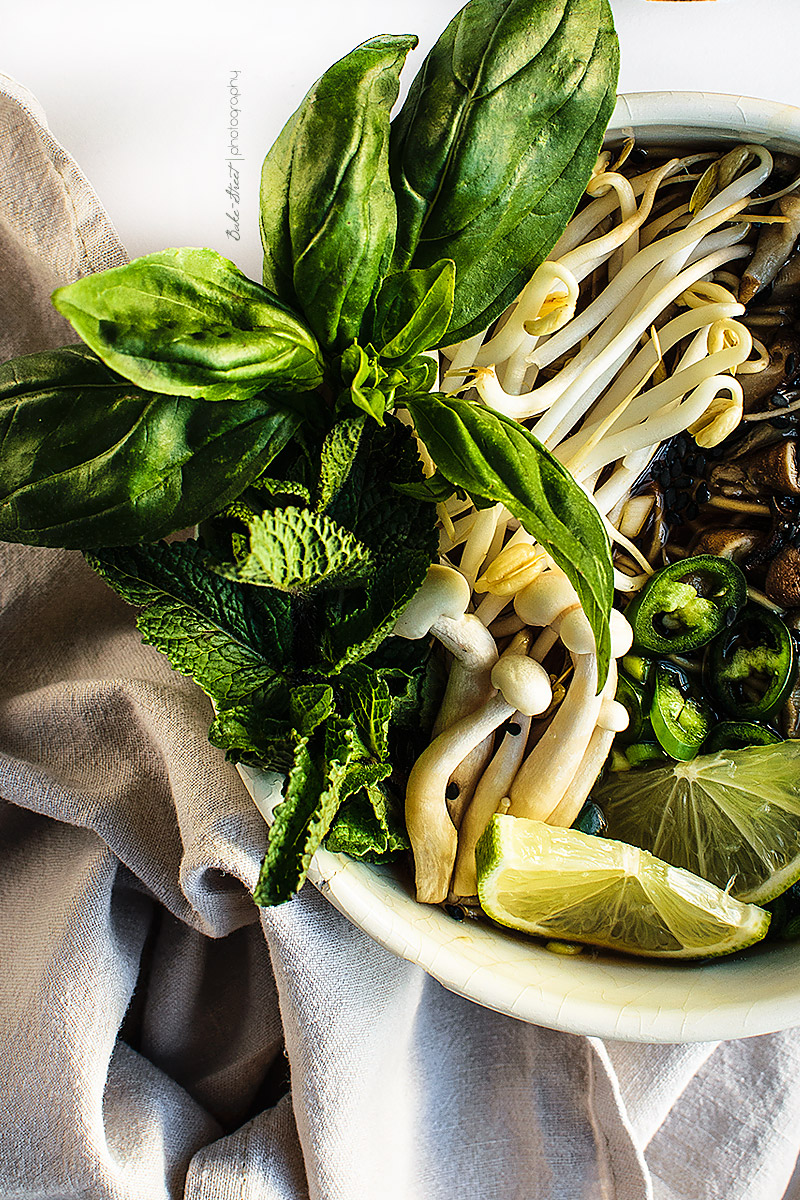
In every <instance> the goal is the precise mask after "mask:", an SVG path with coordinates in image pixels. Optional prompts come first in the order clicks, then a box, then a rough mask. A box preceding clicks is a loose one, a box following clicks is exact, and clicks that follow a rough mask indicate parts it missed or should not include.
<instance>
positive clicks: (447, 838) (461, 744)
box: [406, 694, 514, 904]
mask: <svg viewBox="0 0 800 1200" xmlns="http://www.w3.org/2000/svg"><path fill="white" fill-rule="evenodd" d="M513 711H514V709H513V708H512V707H511V705H509V704H508V703H507V702H506V701H505V700H504V699H503V697H502V696H499V695H497V694H495V695H494V696H492V697H491V698H490V699H489V700H487V701H486V702H485V703H484V704H483V705H482V706H481V707H480V708H479V709H478V710H477V712H473V713H470V714H469V715H468V716H466V717H462V719H461V720H460V721H456V723H455V724H454V725H451V726H450V728H449V729H445V731H444V732H443V733H440V734H439V736H438V737H436V738H434V740H433V741H432V742H431V744H430V745H429V746H428V747H427V748H426V749H425V750H423V752H422V754H421V755H420V756H419V758H418V759H417V761H416V762H415V763H414V766H413V767H412V769H411V774H410V775H409V777H408V784H407V786H406V828H407V830H408V836H409V839H410V841H411V848H412V850H413V853H414V871H415V878H416V887H417V899H418V900H419V901H420V902H421V903H423V904H438V903H439V902H440V901H442V900H444V899H445V898H446V896H447V891H448V888H449V886H450V877H451V875H452V873H453V864H454V863H455V858H456V848H457V835H456V827H455V825H454V824H453V822H452V820H451V819H450V815H449V813H448V811H447V800H446V798H445V791H446V789H447V782H448V780H449V778H450V776H451V775H452V773H453V771H454V770H455V769H456V767H457V766H458V765H459V763H460V762H462V761H463V759H464V758H465V757H466V755H467V754H469V753H470V751H471V750H474V748H475V747H476V746H478V745H480V743H481V742H482V741H483V739H484V738H485V737H487V736H488V735H489V734H491V733H493V732H494V730H495V729H496V728H497V726H498V725H501V724H502V723H503V721H505V720H506V718H507V717H509V716H511V714H512V712H513Z"/></svg>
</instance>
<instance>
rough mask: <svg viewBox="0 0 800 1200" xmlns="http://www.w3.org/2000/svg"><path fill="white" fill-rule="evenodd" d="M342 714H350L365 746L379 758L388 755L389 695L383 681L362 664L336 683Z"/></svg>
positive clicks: (390, 699)
mask: <svg viewBox="0 0 800 1200" xmlns="http://www.w3.org/2000/svg"><path fill="white" fill-rule="evenodd" d="M337 687H338V689H339V691H340V693H341V694H342V697H343V700H344V703H345V710H346V711H347V712H350V713H352V715H353V719H354V721H355V722H356V725H357V726H358V729H359V732H360V733H361V736H362V738H363V739H364V742H365V743H366V745H367V746H368V747H369V749H370V750H371V751H372V753H373V754H375V755H376V756H377V757H378V758H384V757H385V756H386V754H388V751H389V722H390V721H391V717H392V695H391V692H390V691H389V684H388V682H387V681H386V679H384V678H382V677H381V675H380V674H379V673H378V672H377V671H375V670H373V669H372V668H371V667H368V666H367V665H366V664H365V663H351V664H350V666H348V667H345V668H344V670H343V671H342V672H341V674H340V675H339V677H338V679H337Z"/></svg>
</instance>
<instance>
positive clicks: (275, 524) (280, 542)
mask: <svg viewBox="0 0 800 1200" xmlns="http://www.w3.org/2000/svg"><path fill="white" fill-rule="evenodd" d="M246 522H247V526H248V533H247V536H246V538H245V540H244V544H243V545H242V546H241V548H240V549H239V552H238V553H237V562H236V563H233V564H231V563H223V564H221V565H218V566H216V568H215V569H216V570H218V571H219V573H220V574H221V575H224V576H225V577H226V579H235V580H237V581H238V582H239V583H249V584H255V585H256V586H257V587H268V588H277V589H278V591H281V592H298V591H308V590H310V589H312V588H316V587H321V586H323V585H324V586H325V587H326V588H347V587H355V586H356V584H358V583H361V582H362V581H363V580H364V578H365V577H366V575H367V573H368V571H369V569H370V553H369V551H368V550H367V548H366V546H364V545H362V543H361V542H359V541H358V539H357V538H356V537H354V536H353V534H352V533H350V531H349V530H347V529H343V528H342V527H341V525H337V524H336V522H335V521H332V520H331V519H330V517H328V516H326V515H325V514H324V513H315V512H311V511H310V510H309V509H307V508H295V507H294V506H290V507H288V508H276V509H272V510H267V511H266V512H264V513H262V514H261V515H260V516H258V515H256V514H253V515H252V516H247V518H246Z"/></svg>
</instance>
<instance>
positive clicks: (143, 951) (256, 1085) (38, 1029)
mask: <svg viewBox="0 0 800 1200" xmlns="http://www.w3.org/2000/svg"><path fill="white" fill-rule="evenodd" d="M0 179H2V181H3V182H2V184H0V200H1V203H0V305H2V309H0V318H1V319H0V337H1V338H2V342H3V350H4V352H5V354H6V355H10V354H17V353H23V352H32V351H35V350H38V349H44V348H46V347H49V346H55V345H59V344H64V343H66V342H70V341H74V340H76V339H75V337H74V334H73V333H72V332H71V330H70V329H69V327H68V326H66V325H65V323H64V322H63V321H62V320H61V318H59V317H58V316H57V315H55V313H54V312H53V311H52V310H51V308H50V307H49V303H48V296H49V292H50V290H51V289H52V287H53V286H55V285H56V284H57V283H61V282H66V281H69V280H70V279H72V278H74V277H76V276H77V275H79V274H84V273H87V272H90V271H96V270H100V269H102V268H104V267H107V266H111V265H115V264H118V263H121V262H123V261H124V260H125V254H124V251H123V249H122V247H121V246H120V244H119V242H118V239H117V238H116V235H115V234H114V231H113V228H112V227H111V225H110V223H109V221H108V218H107V217H106V215H105V213H104V212H103V210H102V208H101V206H100V204H99V202H98V201H97V198H96V197H95V196H94V194H93V192H92V190H91V188H90V187H89V186H88V184H87V183H86V181H85V180H84V179H83V177H82V176H81V174H80V172H79V171H78V170H77V168H76V166H75V164H74V163H73V162H72V160H71V159H70V158H69V156H68V155H67V154H66V153H65V152H64V151H63V150H62V149H61V147H59V146H58V145H57V144H56V143H55V142H54V140H53V138H52V137H51V136H50V134H49V132H48V131H47V128H46V124H45V121H44V116H43V114H42V113H41V111H40V109H39V108H38V106H37V105H36V102H35V101H34V100H33V98H32V97H31V96H30V95H29V94H28V93H27V92H26V91H25V90H24V89H23V88H21V87H20V86H18V85H16V84H15V83H13V81H11V80H8V79H5V78H4V77H0ZM159 248H160V247H156V246H154V247H153V249H154V250H155V249H159ZM0 559H1V561H0V664H2V670H0V797H2V800H0V846H2V887H0V1196H2V1197H4V1200H16V1198H19V1200H21V1198H22V1197H25V1198H26V1200H33V1198H37V1200H61V1198H62V1197H63V1198H66V1197H69V1198H70V1200H74V1198H76V1197H77V1198H85V1200H167V1198H169V1200H179V1198H181V1197H183V1198H185V1200H300V1198H303V1197H311V1198H313V1200H379V1198H380V1200H440V1198H441V1200H454V1198H455V1200H462V1198H463V1200H473V1198H477V1197H480V1200H647V1198H649V1197H655V1198H657V1200H714V1198H720V1200H721V1198H722V1197H724V1198H725V1200H778V1198H779V1197H781V1196H783V1195H784V1191H785V1188H786V1186H787V1181H788V1180H789V1178H790V1176H791V1174H792V1170H793V1168H794V1165H795V1162H796V1159H797V1151H798V1144H799V1143H800V1127H799V1125H798V1121H797V1115H798V1103H799V1102H800V1082H799V1081H800V1070H798V1068H800V1035H798V1034H796V1033H787V1034H782V1035H775V1036H772V1037H765V1038H756V1039H752V1040H751V1041H748V1042H731V1043H725V1044H721V1045H718V1046H713V1045H712V1046H709V1045H700V1046H677V1047H664V1046H661V1047H658V1046H641V1045H638V1046H637V1045H624V1044H621V1043H606V1044H603V1043H602V1042H599V1041H597V1040H595V1039H586V1038H580V1037H575V1036H572V1035H567V1034H560V1033H555V1032H552V1031H550V1030H546V1029H539V1028H536V1027H534V1026H529V1025H525V1024H523V1023H521V1022H518V1021H514V1020H511V1019H509V1018H506V1017H503V1016H500V1015H498V1014H496V1013H492V1012H489V1011H487V1010H485V1009H482V1008H479V1007H478V1006H476V1005H473V1004H471V1003H470V1002H469V1001H466V1000H463V999H461V998H460V997H457V996H453V995H451V994H450V993H448V992H447V991H445V990H444V989H443V988H442V987H441V986H440V985H439V984H437V983H436V982H434V981H433V980H432V979H430V978H429V977H428V976H426V975H425V974H424V973H423V972H422V971H421V970H420V969H419V968H417V967H415V966H413V965H411V964H409V963H406V962H404V961H402V960H400V959H397V958H395V957H393V956H392V955H390V954H388V953H387V952H386V951H385V950H383V949H382V948H381V947H380V946H377V945H376V944H374V943H373V942H371V941H370V940H369V939H368V938H366V937H365V936H364V935H363V934H361V933H360V932H359V931H358V930H357V929H355V928H354V927H353V926H351V925H350V924H349V922H348V921H347V920H346V919H345V918H344V917H342V916H341V915H340V914H339V913H338V912H336V911H335V910H334V909H333V908H331V907H330V906H329V905H328V903H327V902H326V901H325V900H324V899H323V898H322V897H321V896H320V895H318V894H317V893H316V892H315V891H314V890H313V889H312V888H310V887H309V886H306V887H305V888H304V889H303V891H302V893H301V894H300V896H298V897H297V898H296V899H295V900H293V901H292V902H291V903H289V904H287V905H284V906H282V907H281V908H278V909H274V910H267V911H265V912H263V914H262V915H261V919H260V922H259V916H258V913H257V911H256V909H255V908H254V907H253V905H252V902H251V900H250V898H249V895H248V889H250V888H252V886H253V884H254V882H255V879H256V876H257V872H258V865H259V861H260V858H261V856H262V854H263V852H264V847H265V842H266V835H265V829H264V825H263V823H262V821H261V818H260V817H259V815H258V813H257V812H256V810H255V808H254V806H253V805H252V804H251V802H250V800H249V797H248V796H247V794H246V792H245V790H244V788H243V786H242V784H241V782H240V780H239V778H238V776H237V774H236V772H235V770H234V769H233V768H232V767H231V766H229V765H227V764H226V763H225V762H224V761H223V760H222V757H221V755H220V754H219V753H218V752H217V751H216V750H214V749H213V748H212V747H211V746H210V745H209V744H208V742H207V739H206V729H207V726H208V721H209V717H210V710H209V705H208V702H207V700H206V698H205V697H204V696H203V695H202V694H201V693H200V692H199V691H198V690H197V689H196V688H195V687H194V685H193V684H192V683H190V682H189V681H188V680H185V679H183V678H181V677H180V676H178V675H176V674H175V673H173V672H172V670H171V669H170V667H169V666H168V664H167V663H166V661H165V660H164V659H163V658H161V657H160V656H159V655H158V654H157V653H156V652H155V651H153V650H152V649H150V648H149V647H146V646H143V645H142V644H141V643H140V641H139V638H138V635H137V633H136V631H135V628H134V625H133V620H132V615H131V612H130V610H129V609H128V608H127V607H126V606H125V605H123V604H122V603H121V601H119V600H118V599H117V597H116V596H115V595H113V594H112V593H111V592H110V591H109V590H108V589H107V588H106V587H105V586H104V585H103V584H102V583H101V582H100V581H99V580H98V579H97V578H96V577H95V576H94V575H93V574H92V572H91V571H90V570H89V569H88V567H87V566H86V565H85V563H84V562H83V560H82V558H81V556H80V555H78V554H75V553H68V552H64V551H58V550H41V549H29V548H25V547H19V546H9V545H3V546H2V547H0ZM787 1197H792V1198H797V1197H800V1189H798V1188H797V1187H796V1186H794V1185H792V1186H791V1188H790V1191H789V1192H788V1193H787Z"/></svg>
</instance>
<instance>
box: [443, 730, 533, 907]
mask: <svg viewBox="0 0 800 1200" xmlns="http://www.w3.org/2000/svg"><path fill="white" fill-rule="evenodd" d="M532 720H533V718H532V717H526V716H523V714H522V713H519V712H516V713H514V714H513V715H512V718H511V722H510V724H511V730H509V731H508V732H507V733H506V735H505V737H504V738H503V740H502V742H501V743H500V746H499V749H498V750H497V752H496V754H495V755H494V757H493V758H492V760H491V762H490V763H489V765H488V767H487V768H486V770H485V771H484V773H483V775H482V776H481V778H480V779H479V781H478V784H477V786H476V788H475V792H474V794H473V797H472V800H471V802H470V805H469V808H468V809H467V811H466V812H465V813H464V817H463V819H462V822H461V826H460V828H459V831H458V852H457V854H456V866H455V871H454V873H453V883H452V892H453V894H454V895H455V896H457V897H466V896H474V895H475V893H476V891H477V888H478V880H477V874H476V868H475V847H476V845H477V844H478V839H479V838H480V836H481V834H482V833H483V831H484V830H485V828H486V826H487V825H488V824H489V822H490V821H491V819H492V817H493V816H494V814H495V813H496V812H497V807H498V805H499V803H500V801H501V800H502V799H503V797H504V796H507V795H508V789H509V788H510V787H511V784H512V782H513V780H514V776H515V775H516V773H517V771H518V770H519V768H520V764H521V763H522V759H523V757H524V755H525V745H526V743H527V740H528V734H529V732H530V728H531V722H532Z"/></svg>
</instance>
